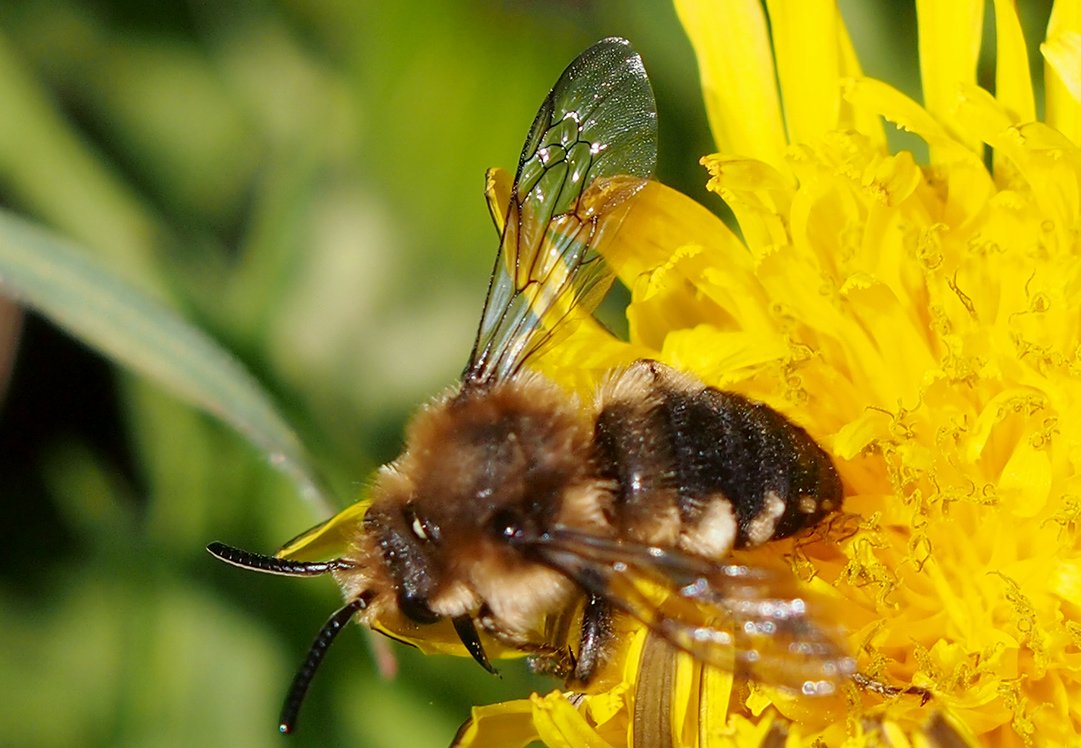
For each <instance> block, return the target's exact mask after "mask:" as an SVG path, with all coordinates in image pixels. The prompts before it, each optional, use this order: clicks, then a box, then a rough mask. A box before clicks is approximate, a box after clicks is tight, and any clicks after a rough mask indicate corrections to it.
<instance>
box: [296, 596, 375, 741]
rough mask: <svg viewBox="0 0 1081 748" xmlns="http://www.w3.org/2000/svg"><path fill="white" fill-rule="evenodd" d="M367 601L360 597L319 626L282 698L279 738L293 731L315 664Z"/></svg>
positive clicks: (318, 662) (317, 666)
mask: <svg viewBox="0 0 1081 748" xmlns="http://www.w3.org/2000/svg"><path fill="white" fill-rule="evenodd" d="M369 599H370V595H368V594H367V593H365V595H362V596H361V597H358V598H355V599H354V600H350V601H349V602H348V603H346V604H345V605H344V606H343V607H342V608H341V609H340V610H338V611H337V612H336V613H335V614H334V615H332V616H331V617H330V618H329V619H327V622H326V623H324V624H323V628H322V629H320V630H319V635H318V636H316V637H315V641H313V642H312V646H311V649H309V650H308V656H307V657H306V658H305V659H304V663H303V664H302V665H301V666H300V669H299V670H297V674H296V675H295V676H294V677H293V685H291V686H290V687H289V695H288V696H286V697H285V703H284V704H282V711H281V719H279V720H278V731H279V732H280V733H281V734H282V735H289V734H290V733H292V732H293V731H294V730H296V727H297V715H298V714H299V713H300V705H301V704H302V703H303V702H304V696H305V695H306V694H307V693H308V686H310V685H311V684H312V678H313V677H315V671H316V670H318V669H319V664H320V663H321V662H322V661H323V657H324V656H326V653H327V649H329V648H330V645H331V644H332V643H334V639H335V638H336V637H337V636H338V632H340V631H341V630H342V627H343V626H345V624H347V623H349V619H350V618H352V617H353V614H354V613H356V612H357V611H358V610H364V608H365V607H367V605H368V600H369Z"/></svg>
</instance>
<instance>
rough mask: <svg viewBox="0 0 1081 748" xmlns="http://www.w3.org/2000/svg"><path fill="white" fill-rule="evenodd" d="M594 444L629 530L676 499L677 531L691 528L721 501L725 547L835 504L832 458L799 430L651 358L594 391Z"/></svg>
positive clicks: (777, 531)
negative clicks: (727, 529)
mask: <svg viewBox="0 0 1081 748" xmlns="http://www.w3.org/2000/svg"><path fill="white" fill-rule="evenodd" d="M595 441H596V448H597V454H598V457H597V459H598V462H599V467H600V470H601V473H602V475H604V477H606V478H608V479H609V480H612V481H614V482H615V484H616V486H617V489H616V498H615V501H614V509H613V511H614V513H615V514H616V515H617V518H616V519H617V521H619V522H621V523H622V524H624V525H625V526H629V527H627V529H630V530H631V531H633V530H634V527H635V526H636V525H640V524H641V523H643V522H648V521H649V517H650V516H652V517H653V518H654V520H655V519H656V518H657V517H660V516H664V512H665V509H666V508H669V507H671V506H672V504H674V508H675V510H676V511H678V516H679V522H680V524H681V532H682V533H685V534H686V533H693V532H694V530H695V528H696V526H698V525H699V524H700V523H703V522H706V521H710V522H716V517H717V516H718V511H717V510H718V508H719V507H718V506H717V505H716V502H727V504H728V508H729V509H730V514H725V515H723V516H731V517H732V519H733V520H734V522H735V528H734V533H733V535H734V536H733V537H732V540H731V544H732V545H734V546H735V547H742V546H753V545H758V544H760V543H763V542H765V541H767V540H771V539H775V538H783V537H786V536H788V535H791V534H793V533H795V532H798V531H799V530H802V529H804V528H806V527H811V526H813V525H815V524H817V523H818V522H819V521H820V520H821V519H822V518H823V517H824V516H826V515H827V514H829V513H830V512H832V511H835V510H837V509H838V508H840V505H841V496H842V491H841V483H840V479H839V478H838V476H837V472H836V470H835V469H834V467H833V463H832V462H831V460H830V458H829V456H828V455H827V454H826V453H825V452H824V451H823V450H822V448H821V447H819V446H818V444H816V443H815V441H814V440H813V439H812V438H811V437H810V436H809V435H808V434H807V432H806V431H804V430H803V429H802V428H800V427H799V426H796V425H795V424H793V423H791V422H790V421H788V420H787V419H786V418H785V417H784V416H782V415H781V414H780V413H778V412H777V411H775V410H773V409H772V408H770V407H768V406H766V405H763V404H762V403H758V402H755V401H753V400H749V399H747V398H745V397H742V396H740V395H736V394H733V393H730V392H722V391H720V390H717V389H714V388H712V387H705V386H704V385H702V384H701V383H700V382H698V381H697V380H695V379H693V378H690V377H687V376H686V375H682V374H679V373H678V372H676V371H674V370H672V369H670V368H669V367H667V366H664V365H662V364H659V363H656V362H654V361H639V362H637V363H636V364H634V365H633V366H632V367H631V368H629V369H628V370H627V371H626V372H624V373H623V374H622V375H621V376H620V377H619V378H618V379H617V380H615V381H614V382H613V383H612V384H611V385H610V386H609V387H608V388H606V390H605V391H604V392H602V398H601V406H600V409H599V412H598V414H597V421H596V429H595ZM720 508H721V509H723V508H724V507H720Z"/></svg>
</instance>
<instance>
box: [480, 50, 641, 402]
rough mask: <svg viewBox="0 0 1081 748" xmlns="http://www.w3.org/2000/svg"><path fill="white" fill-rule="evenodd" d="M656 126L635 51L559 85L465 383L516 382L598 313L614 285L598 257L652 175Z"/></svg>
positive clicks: (542, 120)
mask: <svg viewBox="0 0 1081 748" xmlns="http://www.w3.org/2000/svg"><path fill="white" fill-rule="evenodd" d="M656 120H657V114H656V102H655V101H654V99H653V91H652V89H651V88H650V86H649V79H648V78H647V77H646V72H645V68H643V66H642V60H641V58H640V57H639V56H638V53H637V52H635V51H634V49H633V48H632V47H631V46H630V44H629V43H628V42H627V41H626V40H623V39H616V38H611V39H604V40H602V41H600V42H598V43H597V44H594V45H593V46H592V47H590V48H589V49H587V50H586V51H585V52H583V53H582V54H581V55H579V57H578V58H577V59H576V60H575V61H574V62H572V63H571V64H570V66H569V67H568V68H567V69H566V70H565V71H564V72H563V75H562V76H560V78H559V80H558V81H557V82H556V84H555V86H554V87H553V88H552V90H551V91H550V92H549V93H548V97H547V98H546V99H545V100H544V104H542V105H541V108H540V111H538V112H537V117H536V119H534V121H533V126H532V128H531V129H530V131H529V135H528V137H527V138H526V142H525V147H524V148H523V149H522V155H521V158H520V159H519V162H518V171H517V174H516V176H515V178H514V185H513V187H512V189H511V198H510V203H509V205H508V208H507V214H506V220H505V221H504V223H503V232H502V238H501V240H500V244H499V253H498V255H497V256H496V262H495V268H494V270H493V271H492V279H491V282H490V284H489V287H488V296H487V298H486V299H485V302H484V312H483V313H482V315H481V321H480V326H479V328H478V331H477V338H476V341H475V342H474V345H473V351H472V354H471V355H470V357H469V363H468V365H467V366H466V369H465V372H464V373H463V378H464V379H465V380H466V381H467V382H474V383H484V382H490V381H494V380H497V379H501V378H505V377H508V376H510V375H511V374H513V373H514V372H516V371H518V369H520V368H521V366H522V364H523V363H524V362H525V361H526V359H528V358H529V357H530V356H531V355H533V354H535V353H536V352H537V351H539V350H541V349H542V348H544V347H545V346H547V345H549V344H550V343H552V342H553V341H554V340H555V339H557V338H558V337H559V336H561V335H562V334H564V333H565V332H567V331H568V330H569V326H568V325H567V322H568V321H570V320H572V319H573V318H574V317H575V316H576V315H577V314H580V313H584V312H589V311H592V309H593V308H594V307H595V306H596V305H597V304H598V303H599V302H600V300H601V298H602V297H603V296H604V293H605V292H606V291H607V290H608V288H609V286H610V285H611V282H612V273H611V271H610V270H609V269H608V268H607V266H606V265H605V263H604V261H603V259H602V258H601V254H600V251H601V248H602V247H603V246H604V244H605V243H606V242H608V241H610V240H611V238H612V237H613V236H614V235H615V233H616V231H617V230H618V228H619V224H620V223H621V222H622V220H623V216H625V215H626V211H627V210H628V209H629V207H630V204H631V202H632V201H633V198H634V196H635V195H636V194H637V193H638V191H639V190H640V189H641V188H642V186H643V185H644V184H645V183H646V180H648V179H649V177H650V176H651V175H652V173H653V168H654V165H655V163H656V158H657V125H656Z"/></svg>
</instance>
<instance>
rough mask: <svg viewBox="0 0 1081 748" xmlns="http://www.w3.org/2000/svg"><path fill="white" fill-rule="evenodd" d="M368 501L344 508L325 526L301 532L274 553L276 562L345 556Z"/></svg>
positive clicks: (321, 525) (317, 526) (322, 559)
mask: <svg viewBox="0 0 1081 748" xmlns="http://www.w3.org/2000/svg"><path fill="white" fill-rule="evenodd" d="M369 504H371V501H370V500H368V499H364V500H362V501H358V502H356V503H355V504H352V505H350V506H347V507H346V508H345V509H343V510H341V511H340V512H338V513H337V514H335V515H334V516H333V517H331V518H330V519H328V520H327V521H326V522H322V523H320V524H318V525H316V526H315V527H313V528H312V529H310V530H307V531H305V532H302V533H301V534H300V535H297V536H296V537H295V538H293V539H292V540H290V541H289V542H288V543H286V544H285V545H283V546H282V547H281V548H280V549H278V552H277V554H275V555H276V556H277V557H278V558H287V559H290V560H293V561H324V560H326V559H328V558H336V557H338V556H341V555H342V554H343V553H345V551H346V549H347V548H348V547H349V543H350V542H352V541H353V539H354V538H355V537H356V533H357V529H358V528H359V527H360V523H361V521H362V520H363V519H364V513H365V512H366V511H368V505H369Z"/></svg>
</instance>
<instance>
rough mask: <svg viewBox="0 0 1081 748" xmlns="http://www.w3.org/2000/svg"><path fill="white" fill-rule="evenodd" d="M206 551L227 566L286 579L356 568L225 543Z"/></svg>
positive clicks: (336, 561)
mask: <svg viewBox="0 0 1081 748" xmlns="http://www.w3.org/2000/svg"><path fill="white" fill-rule="evenodd" d="M206 549H207V550H208V551H210V552H211V553H212V554H213V555H215V556H217V557H218V558H220V559H221V560H222V561H224V562H225V563H227V564H232V565H233V566H239V567H241V568H242V569H251V570H253V571H261V572H264V573H266V574H280V575H282V576H285V577H316V576H319V575H320V574H329V573H330V572H332V571H337V570H338V569H352V568H354V564H353V562H352V561H346V560H345V559H341V558H335V559H332V560H330V561H292V560H290V559H287V558H278V557H277V556H264V555H263V554H262V553H252V552H251V551H245V550H242V549H240V548H234V547H233V546H231V545H226V544H225V543H217V542H214V543H211V544H210V545H208V546H207V547H206Z"/></svg>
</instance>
